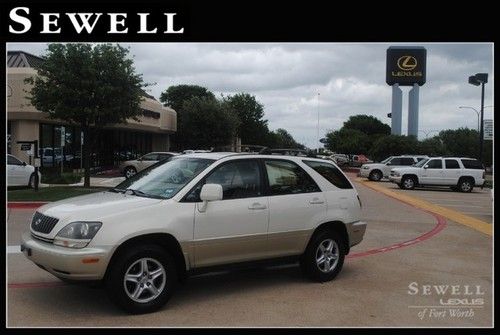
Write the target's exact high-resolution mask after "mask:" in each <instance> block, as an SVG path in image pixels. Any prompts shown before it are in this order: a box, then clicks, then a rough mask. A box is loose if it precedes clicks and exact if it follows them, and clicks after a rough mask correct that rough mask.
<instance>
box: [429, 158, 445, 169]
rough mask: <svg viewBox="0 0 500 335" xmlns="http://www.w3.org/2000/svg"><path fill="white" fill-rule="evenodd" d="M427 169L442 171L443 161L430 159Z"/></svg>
mask: <svg viewBox="0 0 500 335" xmlns="http://www.w3.org/2000/svg"><path fill="white" fill-rule="evenodd" d="M427 168H428V169H442V168H443V161H442V160H441V159H431V160H430V161H429V162H428V163H427Z"/></svg>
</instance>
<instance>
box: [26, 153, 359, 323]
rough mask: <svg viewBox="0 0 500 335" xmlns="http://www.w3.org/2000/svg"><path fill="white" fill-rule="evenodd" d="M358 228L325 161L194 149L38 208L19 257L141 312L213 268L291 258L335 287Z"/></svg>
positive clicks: (354, 199)
mask: <svg viewBox="0 0 500 335" xmlns="http://www.w3.org/2000/svg"><path fill="white" fill-rule="evenodd" d="M68 209H71V210H68ZM365 229H366V223H365V222H363V221H361V201H360V200H359V197H358V193H357V191H356V189H355V188H354V187H353V185H352V183H351V182H350V181H349V180H348V179H347V178H346V176H345V175H344V174H343V172H342V171H341V170H340V169H338V168H337V167H336V166H335V165H334V164H333V163H330V162H326V161H324V160H320V159H315V158H309V157H297V156H273V155H254V154H235V153H199V154H189V155H180V156H176V157H173V158H172V159H170V160H166V161H162V162H159V163H158V164H156V165H155V166H153V167H151V168H149V169H147V170H144V171H143V172H140V173H138V174H137V175H135V176H134V177H132V178H130V179H127V180H125V181H124V182H122V183H121V184H119V185H118V186H117V187H116V188H114V189H111V190H109V191H105V192H99V193H94V194H90V195H84V196H79V197H75V198H70V199H66V200H61V201H57V202H52V203H50V204H46V205H44V206H42V207H40V208H39V209H38V210H37V211H36V213H35V214H34V216H33V218H32V221H31V226H30V231H29V232H26V233H24V234H23V236H22V241H21V250H23V252H24V254H25V255H26V256H27V258H28V259H30V260H31V261H33V262H34V263H36V264H37V265H38V266H39V267H41V268H42V269H44V270H46V271H48V272H50V273H51V274H53V275H55V276H56V277H59V278H62V279H65V280H73V281H75V280H76V281H96V280H97V281H99V282H103V283H104V285H105V287H106V288H107V292H108V293H109V294H110V296H111V298H112V300H113V301H115V302H116V303H117V304H118V305H119V306H121V307H123V308H124V309H126V310H127V311H129V312H132V313H143V312H150V311H153V310H156V309H158V308H160V307H161V306H162V305H164V304H165V303H166V302H167V300H168V299H169V298H170V296H171V295H172V293H173V290H174V287H175V283H176V282H177V281H178V280H183V279H185V278H186V276H188V275H189V274H191V273H193V272H194V273H200V272H203V271H210V270H213V269H214V267H216V266H218V267H219V268H220V266H221V265H226V266H228V265H229V264H233V263H242V262H255V261H266V262H269V261H270V260H278V259H279V260H288V261H294V262H295V261H300V264H301V268H302V270H303V271H304V272H305V274H307V275H308V276H309V277H310V278H311V279H312V280H314V281H318V282H324V281H329V280H332V279H333V278H335V276H337V274H338V273H339V272H340V271H341V269H342V266H343V263H344V257H345V256H346V255H347V254H348V253H349V250H350V248H351V247H352V246H354V245H356V244H358V243H360V242H361V241H362V239H363V236H364V233H365Z"/></svg>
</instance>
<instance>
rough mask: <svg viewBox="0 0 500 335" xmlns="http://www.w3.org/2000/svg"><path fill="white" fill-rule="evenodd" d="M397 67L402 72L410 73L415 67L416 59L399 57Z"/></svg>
mask: <svg viewBox="0 0 500 335" xmlns="http://www.w3.org/2000/svg"><path fill="white" fill-rule="evenodd" d="M398 67H399V68H400V69H401V70H403V71H411V70H413V69H414V68H416V67H417V59H416V58H415V57H413V56H403V57H399V59H398Z"/></svg>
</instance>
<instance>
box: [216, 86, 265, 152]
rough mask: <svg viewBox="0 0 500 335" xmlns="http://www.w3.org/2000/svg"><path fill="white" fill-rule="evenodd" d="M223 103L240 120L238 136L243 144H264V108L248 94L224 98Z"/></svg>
mask: <svg viewBox="0 0 500 335" xmlns="http://www.w3.org/2000/svg"><path fill="white" fill-rule="evenodd" d="M224 101H225V102H226V103H227V104H228V105H229V106H230V107H231V108H232V109H233V110H234V112H235V113H236V114H237V115H238V117H239V119H240V122H241V123H240V126H239V127H238V136H239V137H240V138H241V142H242V143H243V144H259V145H263V144H264V143H265V138H266V134H267V133H268V132H269V129H268V128H267V120H264V106H263V105H262V104H261V103H259V102H258V101H257V100H256V99H255V96H253V95H250V94H248V93H238V94H236V95H233V96H228V97H225V98H224Z"/></svg>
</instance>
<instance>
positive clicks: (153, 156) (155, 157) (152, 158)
mask: <svg viewBox="0 0 500 335" xmlns="http://www.w3.org/2000/svg"><path fill="white" fill-rule="evenodd" d="M142 160H143V161H157V160H158V154H155V153H151V154H147V155H144V156H142Z"/></svg>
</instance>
